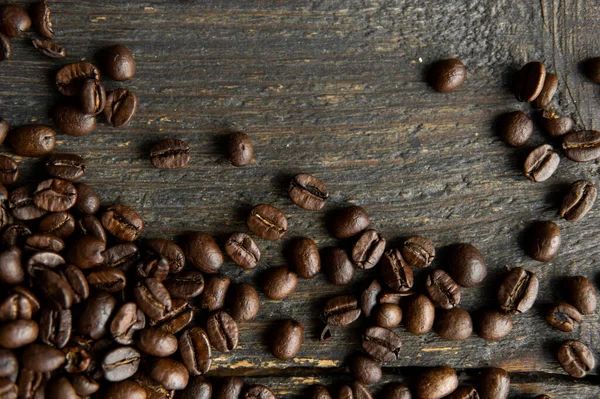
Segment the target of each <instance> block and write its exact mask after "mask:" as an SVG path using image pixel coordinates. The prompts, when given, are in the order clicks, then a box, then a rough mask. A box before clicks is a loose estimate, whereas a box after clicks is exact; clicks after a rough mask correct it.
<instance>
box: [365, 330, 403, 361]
mask: <svg viewBox="0 0 600 399" xmlns="http://www.w3.org/2000/svg"><path fill="white" fill-rule="evenodd" d="M362 347H363V349H364V350H365V351H366V352H367V353H368V354H369V355H371V356H372V357H374V358H375V359H377V360H379V361H382V362H392V361H394V360H398V359H399V357H400V349H401V348H402V340H401V339H400V337H399V336H398V335H397V334H395V333H394V332H392V331H390V330H388V329H387V328H383V327H369V328H367V329H366V330H365V333H364V334H363V336H362Z"/></svg>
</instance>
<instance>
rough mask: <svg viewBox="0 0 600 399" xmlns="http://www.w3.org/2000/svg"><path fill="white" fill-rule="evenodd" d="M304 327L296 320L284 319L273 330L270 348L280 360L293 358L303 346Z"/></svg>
mask: <svg viewBox="0 0 600 399" xmlns="http://www.w3.org/2000/svg"><path fill="white" fill-rule="evenodd" d="M303 334H304V327H303V326H302V324H300V323H298V322H297V321H296V320H291V319H288V320H282V321H280V322H278V323H277V324H276V325H275V327H274V328H273V330H272V333H271V339H270V341H269V350H270V351H271V353H272V354H273V356H275V357H276V358H277V359H279V360H290V359H293V358H294V357H295V356H296V355H297V354H298V352H300V348H301V347H302V336H303Z"/></svg>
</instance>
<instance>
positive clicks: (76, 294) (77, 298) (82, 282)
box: [58, 265, 90, 303]
mask: <svg viewBox="0 0 600 399" xmlns="http://www.w3.org/2000/svg"><path fill="white" fill-rule="evenodd" d="M58 274H59V275H60V276H61V277H62V278H63V279H64V280H65V281H66V282H67V284H68V285H69V287H71V290H72V291H73V302H74V303H80V302H82V301H84V300H85V299H87V297H88V296H89V294H90V288H89V285H88V282H87V278H86V277H85V275H84V274H83V272H82V271H81V269H80V268H78V267H77V266H75V265H63V266H61V267H60V268H59V269H58Z"/></svg>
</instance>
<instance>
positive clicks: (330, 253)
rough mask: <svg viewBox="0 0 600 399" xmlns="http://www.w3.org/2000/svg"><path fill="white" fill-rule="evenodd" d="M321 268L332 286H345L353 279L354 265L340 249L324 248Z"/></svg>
mask: <svg viewBox="0 0 600 399" xmlns="http://www.w3.org/2000/svg"><path fill="white" fill-rule="evenodd" d="M322 258H323V268H324V270H325V274H326V275H327V278H328V279H329V281H330V282H331V283H332V284H335V285H346V284H349V283H350V282H352V278H353V277H354V271H355V269H354V265H353V263H352V261H351V260H350V258H349V257H348V254H347V253H346V251H344V250H343V249H342V248H334V247H331V248H326V249H324V250H323V256H322Z"/></svg>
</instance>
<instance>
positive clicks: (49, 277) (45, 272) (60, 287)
mask: <svg viewBox="0 0 600 399" xmlns="http://www.w3.org/2000/svg"><path fill="white" fill-rule="evenodd" d="M30 274H31V277H33V279H34V280H35V281H36V286H37V289H38V291H39V292H40V294H41V296H42V297H43V298H44V299H45V300H46V301H47V303H48V304H49V305H50V306H51V307H52V309H55V310H59V309H69V308H70V307H71V305H72V304H73V300H74V296H75V295H74V293H73V290H72V289H71V287H70V286H69V284H68V283H67V281H65V279H63V278H62V277H61V276H60V275H59V274H58V273H56V272H54V271H53V270H51V269H50V268H47V267H44V266H35V267H33V268H32V271H31V273H30Z"/></svg>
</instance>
